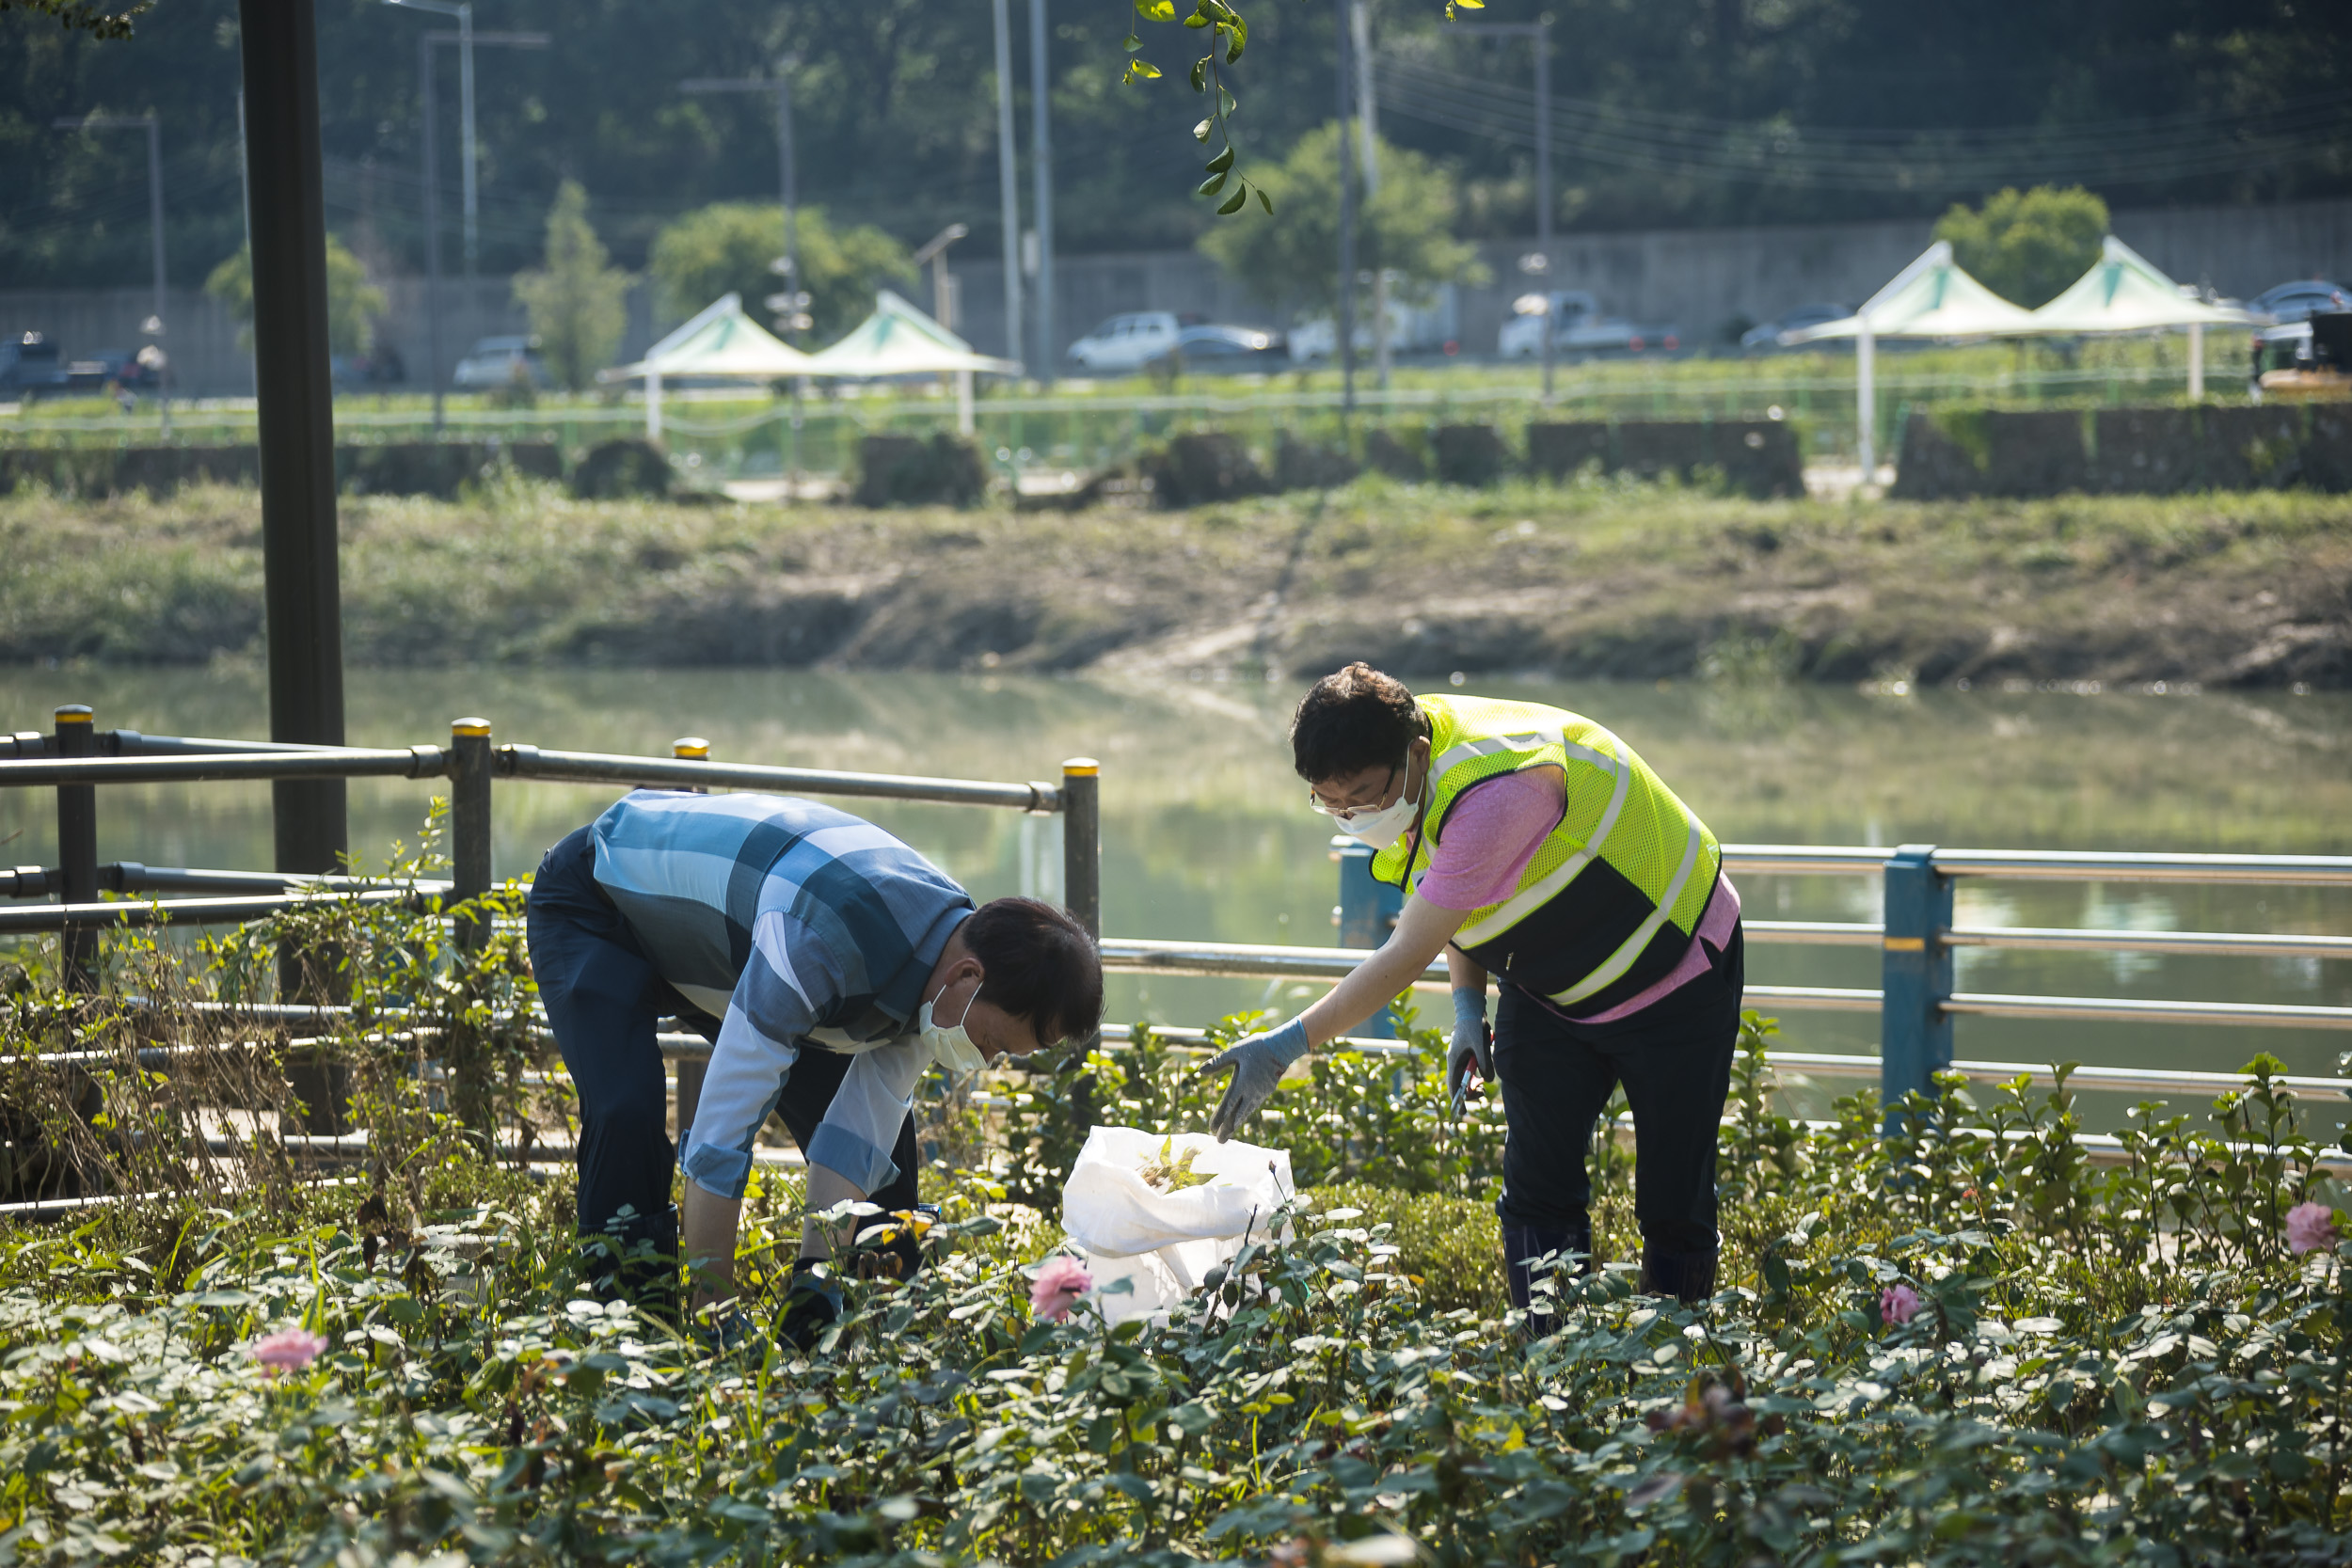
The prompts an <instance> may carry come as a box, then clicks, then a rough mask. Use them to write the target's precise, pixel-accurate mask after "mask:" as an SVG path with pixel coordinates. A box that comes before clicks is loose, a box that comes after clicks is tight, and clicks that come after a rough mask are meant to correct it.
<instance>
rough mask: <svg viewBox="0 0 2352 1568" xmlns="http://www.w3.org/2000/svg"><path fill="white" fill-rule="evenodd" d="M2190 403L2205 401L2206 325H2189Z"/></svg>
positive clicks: (2198, 323) (2197, 323) (2199, 323)
mask: <svg viewBox="0 0 2352 1568" xmlns="http://www.w3.org/2000/svg"><path fill="white" fill-rule="evenodd" d="M2188 401H2189V402H2191V403H2202V402H2204V401H2205V324H2204V323H2202V322H2191V323H2189V324H2188Z"/></svg>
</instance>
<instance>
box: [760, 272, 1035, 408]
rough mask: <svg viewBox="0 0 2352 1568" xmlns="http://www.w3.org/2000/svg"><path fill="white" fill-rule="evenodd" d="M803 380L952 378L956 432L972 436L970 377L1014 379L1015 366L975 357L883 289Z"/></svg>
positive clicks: (1012, 361)
mask: <svg viewBox="0 0 2352 1568" xmlns="http://www.w3.org/2000/svg"><path fill="white" fill-rule="evenodd" d="M805 373H807V374H809V375H837V376H848V377H855V378H859V379H867V378H880V377H883V376H895V375H953V376H954V377H955V378H956V428H957V429H958V430H959V431H961V432H962V433H963V434H964V435H966V436H969V435H971V434H972V377H973V376H974V375H975V374H976V373H977V374H983V375H1019V374H1020V373H1021V363H1020V361H1018V360H1015V359H995V358H992V357H990V356H987V355H985V354H976V353H974V352H973V349H972V345H971V344H970V343H967V342H965V341H963V340H962V339H961V338H959V337H957V336H956V335H955V334H954V333H952V332H950V331H948V330H947V329H946V327H944V326H942V325H939V323H937V322H935V321H933V320H932V319H931V318H930V317H929V316H927V315H925V314H924V313H923V312H922V311H920V310H918V309H915V308H914V306H913V305H911V304H909V303H908V302H907V301H906V300H904V299H902V298H900V297H899V296H898V295H897V294H895V293H891V292H890V291H889V290H888V289H883V290H882V291H880V292H879V293H876V294H875V295H874V313H873V314H872V315H870V316H868V317H866V319H865V320H864V321H862V322H860V323H858V325H855V326H854V327H851V328H850V334H849V336H848V337H846V338H843V339H842V340H841V341H839V342H837V343H834V345H833V346H832V347H830V348H827V349H824V350H821V351H819V352H818V353H817V354H813V355H811V356H809V360H808V369H807V371H806V372H805Z"/></svg>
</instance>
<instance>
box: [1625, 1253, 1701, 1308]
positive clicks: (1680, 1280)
mask: <svg viewBox="0 0 2352 1568" xmlns="http://www.w3.org/2000/svg"><path fill="white" fill-rule="evenodd" d="M1642 1293H1643V1294H1644V1295H1645V1296H1674V1297H1677V1299H1679V1300H1682V1301H1691V1302H1697V1301H1706V1300H1708V1299H1709V1298H1710V1297H1712V1296H1713V1295H1714V1293H1715V1254H1714V1253H1711V1252H1660V1251H1658V1250H1657V1249H1655V1248H1653V1247H1649V1246H1645V1247H1643V1248H1642Z"/></svg>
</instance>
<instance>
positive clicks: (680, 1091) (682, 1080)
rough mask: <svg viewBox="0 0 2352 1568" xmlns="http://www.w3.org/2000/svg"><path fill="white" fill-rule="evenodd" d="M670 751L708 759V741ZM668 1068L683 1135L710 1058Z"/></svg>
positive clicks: (697, 1106) (682, 742) (697, 1105)
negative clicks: (674, 1084)
mask: <svg viewBox="0 0 2352 1568" xmlns="http://www.w3.org/2000/svg"><path fill="white" fill-rule="evenodd" d="M670 754H671V755H672V756H674V757H679V758H683V759H685V760H687V761H690V762H708V761H709V760H710V742H709V741H707V740H705V739H704V738H703V737H702V736H698V735H683V736H678V737H677V739H675V740H674V741H672V742H671V743H670ZM691 787H692V788H693V790H694V793H696V794H697V795H702V794H707V793H708V791H707V790H705V789H703V788H702V787H701V786H700V785H693V786H691ZM671 1070H672V1071H673V1072H675V1074H676V1075H677V1088H676V1091H675V1094H676V1098H675V1101H674V1103H675V1106H676V1108H677V1131H678V1136H679V1137H680V1138H684V1137H685V1136H686V1130H687V1129H688V1128H690V1127H691V1126H693V1125H694V1116H695V1113H696V1112H698V1111H700V1110H701V1109H702V1102H703V1079H704V1078H705V1077H706V1076H707V1074H708V1073H709V1071H710V1059H709V1058H708V1057H707V1056H700V1057H688V1056H680V1057H679V1058H678V1059H677V1060H676V1061H675V1062H674V1063H672V1064H671Z"/></svg>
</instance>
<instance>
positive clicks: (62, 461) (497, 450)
mask: <svg viewBox="0 0 2352 1568" xmlns="http://www.w3.org/2000/svg"><path fill="white" fill-rule="evenodd" d="M502 463H503V464H508V465H511V466H512V467H514V468H515V469H516V471H517V472H520V473H525V474H531V475H534V476H537V477H539V478H543V479H560V478H562V477H563V473H564V463H563V457H562V455H561V454H560V453H559V452H558V451H556V448H555V443H554V442H552V441H516V442H512V443H509V444H506V445H500V444H497V443H494V442H441V443H438V444H436V443H433V442H429V441H409V442H399V443H391V444H387V445H384V446H373V447H359V446H352V447H337V448H336V449H335V479H336V484H337V487H338V488H340V489H342V490H343V491H345V492H346V493H348V494H352V495H382V496H438V497H441V498H443V499H448V498H450V497H453V496H454V495H456V494H457V492H458V490H459V489H460V487H462V486H463V485H464V484H465V483H467V482H468V481H469V480H477V479H483V478H486V477H489V476H491V475H493V474H495V473H496V472H497V470H498V468H499V466H500V465H501V464H502ZM260 476H261V453H260V451H259V450H258V449H257V448H253V447H119V448H106V447H97V448H21V447H20V448H15V449H0V494H6V493H8V491H11V490H14V489H15V488H16V487H17V486H18V485H19V484H47V485H49V486H51V487H52V488H54V489H56V490H58V491H61V492H64V493H67V494H71V495H76V496H86V497H98V496H116V495H126V494H128V493H130V492H131V491H134V490H145V491H147V492H148V493H150V494H151V495H164V494H167V493H169V492H171V491H173V490H176V489H178V488H179V487H180V486H181V485H183V484H194V483H203V482H207V481H209V482H212V483H222V484H255V483H259V482H260Z"/></svg>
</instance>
